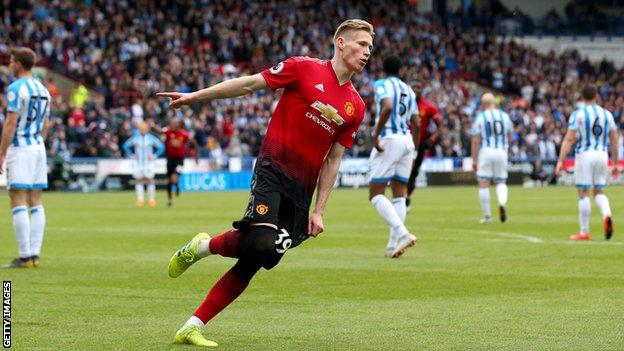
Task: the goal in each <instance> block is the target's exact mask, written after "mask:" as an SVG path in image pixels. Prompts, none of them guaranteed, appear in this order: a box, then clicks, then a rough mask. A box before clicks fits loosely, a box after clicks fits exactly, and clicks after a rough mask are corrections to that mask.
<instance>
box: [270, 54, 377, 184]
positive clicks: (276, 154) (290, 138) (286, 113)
mask: <svg viewBox="0 0 624 351" xmlns="http://www.w3.org/2000/svg"><path fill="white" fill-rule="evenodd" d="M261 74H262V76H263V77H264V79H265V80H266V82H267V85H268V86H269V87H270V88H271V89H273V90H275V89H279V88H284V93H283V94H282V97H281V98H280V100H279V102H278V103H277V106H276V108H275V111H274V112H273V116H272V118H271V121H270V123H269V126H268V130H267V133H266V136H265V138H264V142H263V143H262V147H261V149H260V155H259V158H267V159H270V160H271V163H272V164H274V165H275V166H277V167H278V168H279V169H280V170H281V171H282V172H283V173H284V174H285V175H286V176H287V177H289V178H291V179H293V180H295V181H297V182H298V183H299V184H300V185H301V186H302V187H304V189H306V190H307V191H308V193H309V194H312V193H313V192H314V188H315V187H316V182H317V180H318V175H319V172H320V170H321V167H322V166H323V162H324V161H325V157H326V156H327V153H328V152H329V150H330V148H331V147H332V145H333V144H334V143H335V142H339V143H340V144H342V145H343V146H345V147H348V148H349V147H351V146H352V145H353V141H354V138H355V135H356V133H357V130H358V128H359V127H360V123H361V122H362V119H363V118H364V112H365V105H364V101H363V100H362V98H361V97H360V94H358V92H357V91H356V90H355V88H354V87H353V84H351V82H350V81H349V82H347V83H345V84H343V85H340V84H339V82H338V77H336V73H335V72H334V69H333V68H332V65H331V61H329V60H319V59H313V58H309V57H291V58H289V59H287V60H285V61H283V62H280V63H278V64H277V65H275V66H273V67H272V68H270V69H267V70H265V71H262V72H261Z"/></svg>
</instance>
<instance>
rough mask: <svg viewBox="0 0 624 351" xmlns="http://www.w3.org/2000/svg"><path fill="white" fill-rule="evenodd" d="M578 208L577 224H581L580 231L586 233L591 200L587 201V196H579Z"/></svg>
mask: <svg viewBox="0 0 624 351" xmlns="http://www.w3.org/2000/svg"><path fill="white" fill-rule="evenodd" d="M578 209H579V225H580V226H581V233H582V234H588V233H589V216H590V215H591V202H590V201H589V197H587V196H584V197H581V198H579V201H578Z"/></svg>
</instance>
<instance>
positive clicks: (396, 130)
mask: <svg viewBox="0 0 624 351" xmlns="http://www.w3.org/2000/svg"><path fill="white" fill-rule="evenodd" d="M383 99H391V101H392V111H391V112H390V118H388V122H386V125H385V128H384V129H382V131H381V135H380V136H381V137H382V138H383V137H386V136H389V135H410V130H409V125H410V119H411V117H412V116H413V115H418V104H417V103H416V94H415V93H414V91H413V90H412V88H410V87H409V85H407V84H405V83H404V82H403V81H401V80H400V79H399V78H397V77H388V78H384V79H379V80H377V81H376V82H375V106H376V108H377V113H376V116H375V123H376V122H377V121H379V117H380V115H381V101H382V100H383Z"/></svg>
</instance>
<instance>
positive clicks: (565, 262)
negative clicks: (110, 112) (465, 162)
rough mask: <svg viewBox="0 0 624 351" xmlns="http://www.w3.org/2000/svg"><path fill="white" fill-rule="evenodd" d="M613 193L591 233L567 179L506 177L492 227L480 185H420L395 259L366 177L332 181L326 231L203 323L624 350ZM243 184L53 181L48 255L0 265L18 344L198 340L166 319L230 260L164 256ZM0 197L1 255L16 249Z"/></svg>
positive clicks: (233, 341) (215, 216)
mask: <svg viewBox="0 0 624 351" xmlns="http://www.w3.org/2000/svg"><path fill="white" fill-rule="evenodd" d="M606 193H607V195H608V196H609V197H610V200H611V206H612V209H613V213H614V214H615V217H614V221H615V229H616V232H615V235H614V238H613V239H612V240H611V241H609V242H605V241H604V240H603V238H602V223H601V221H600V215H599V211H598V209H597V208H596V207H595V206H594V207H593V212H592V217H591V218H592V219H591V231H592V234H593V239H592V241H590V242H579V243H570V242H568V241H567V237H568V236H569V235H570V234H572V233H574V232H576V231H577V230H578V223H577V197H576V194H575V190H574V189H573V188H565V187H548V188H539V189H522V188H513V187H512V188H510V192H509V204H508V206H507V209H508V214H509V220H508V222H507V223H505V224H500V223H498V222H497V221H493V222H492V223H491V224H488V225H485V226H483V225H479V224H478V220H479V218H480V217H481V212H480V209H479V203H478V200H477V189H476V188H475V187H470V188H460V187H456V188H428V189H418V190H417V191H416V192H415V193H414V197H413V205H412V207H413V210H412V212H410V213H408V216H407V224H408V227H409V228H410V229H412V231H413V232H414V234H416V235H417V236H418V238H419V242H418V244H417V245H416V246H415V247H414V248H411V249H409V250H408V251H407V252H406V254H405V255H404V256H403V257H402V258H400V259H398V260H390V259H386V258H384V257H383V255H384V253H385V244H386V240H387V235H388V228H387V226H386V225H385V223H384V222H383V221H382V220H381V219H380V218H379V217H378V215H377V214H376V212H375V211H374V209H373V207H372V206H371V205H370V203H369V202H368V201H367V197H368V194H367V191H366V190H364V189H360V190H336V191H334V193H333V195H332V198H331V199H330V202H329V205H328V208H327V211H326V216H325V226H326V232H325V233H323V234H322V235H321V236H320V237H319V238H314V239H310V240H308V241H306V242H305V243H304V244H302V245H301V246H300V247H298V248H296V249H294V250H292V251H290V252H289V253H287V254H286V256H285V257H284V259H283V260H282V262H281V263H280V264H279V265H278V266H277V267H276V268H274V269H273V270H271V271H269V272H267V271H261V272H260V273H259V274H258V275H257V276H256V277H255V278H254V279H253V281H252V283H251V285H250V287H249V288H248V290H247V291H246V292H245V293H244V294H243V295H242V296H241V297H240V298H239V299H238V300H237V301H235V302H234V303H233V304H232V305H231V306H230V307H229V308H228V309H226V310H225V311H224V312H223V313H221V314H220V315H218V316H217V317H216V318H215V319H214V320H213V321H212V322H211V323H210V324H209V325H208V326H207V327H205V328H204V330H203V331H204V334H205V335H206V336H207V337H208V338H210V339H213V340H215V341H217V342H218V343H219V345H220V348H219V349H221V350H622V348H623V347H624V346H623V345H624V332H623V331H622V330H623V329H622V326H623V325H624V298H623V297H624V274H623V273H624V241H623V239H622V238H624V217H618V216H619V215H620V214H621V213H624V211H623V210H624V204H623V202H624V190H623V189H622V188H621V187H615V186H614V187H610V188H608V189H607V191H606ZM491 194H492V208H493V209H496V208H497V206H495V205H496V204H495V195H494V191H493V190H492V193H491ZM4 196H5V197H7V196H6V193H5V194H4ZM247 197H248V194H247V192H232V193H184V194H182V196H181V197H180V198H178V199H176V202H175V205H174V207H173V208H166V207H164V204H165V199H164V198H165V195H164V193H159V194H158V200H159V201H160V202H159V205H158V207H156V208H153V209H152V208H148V207H144V208H136V207H135V206H134V194H133V193H130V192H126V193H99V194H63V193H46V194H45V209H46V215H47V221H48V230H47V232H46V236H45V240H44V245H43V252H42V256H41V265H42V266H41V268H39V269H29V270H25V269H22V270H0V277H1V278H2V280H11V281H12V282H13V296H12V298H13V310H12V319H11V321H12V323H13V330H12V331H13V335H12V336H13V349H15V350H31V349H32V350H190V349H193V348H191V347H185V346H176V345H173V343H172V340H173V336H174V333H175V331H176V330H177V329H178V328H179V327H180V326H181V324H182V323H184V322H185V321H186V319H187V318H188V317H189V315H190V314H191V313H192V312H193V311H194V310H195V307H196V306H197V305H198V304H199V303H200V302H201V301H202V299H203V298H204V296H205V294H206V293H207V291H208V290H209V289H210V287H211V286H212V284H213V283H214V282H215V281H216V280H217V279H218V278H219V277H220V276H221V275H222V274H223V273H224V272H225V271H227V270H228V269H229V267H230V266H231V265H232V264H233V263H234V261H233V260H231V259H226V258H221V257H209V258H207V259H205V260H202V261H200V262H199V263H197V264H196V265H194V266H193V267H191V268H190V269H189V270H188V271H187V272H186V273H185V274H184V275H182V276H181V277H180V278H178V279H170V278H168V277H167V263H168V260H169V257H170V255H171V254H173V252H175V250H176V249H178V248H179V247H180V246H182V245H184V244H185V243H186V242H187V241H188V240H189V239H190V238H191V237H192V236H193V235H194V234H195V233H197V232H199V231H205V232H208V233H210V234H217V233H219V232H220V231H222V230H224V229H227V228H229V226H230V225H231V222H232V220H234V219H237V218H239V217H240V216H242V214H243V211H244V207H245V204H246V202H247ZM6 203H7V204H6V206H5V209H6V211H5V212H4V215H3V216H0V233H2V235H1V236H0V259H1V260H2V261H3V262H2V263H4V261H8V260H9V259H11V258H13V257H15V256H16V252H17V248H16V244H15V239H14V235H13V231H12V225H11V216H10V211H9V206H8V199H7V201H6ZM495 217H496V216H495ZM620 228H621V229H622V230H623V232H621V231H620Z"/></svg>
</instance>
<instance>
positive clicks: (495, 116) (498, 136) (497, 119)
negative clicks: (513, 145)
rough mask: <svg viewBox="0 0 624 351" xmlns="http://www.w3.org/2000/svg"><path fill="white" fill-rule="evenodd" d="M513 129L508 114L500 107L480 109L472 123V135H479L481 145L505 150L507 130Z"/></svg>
mask: <svg viewBox="0 0 624 351" xmlns="http://www.w3.org/2000/svg"><path fill="white" fill-rule="evenodd" d="M512 130H513V124H512V123H511V119H510V118H509V115H508V114H507V113H505V112H504V111H502V110H500V109H494V108H492V109H487V110H484V111H481V112H479V113H478V114H477V117H475V119H474V122H473V123H472V135H473V136H479V137H481V147H482V148H484V147H488V148H493V149H501V150H505V151H507V148H509V140H507V137H508V134H509V132H511V131H512Z"/></svg>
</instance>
